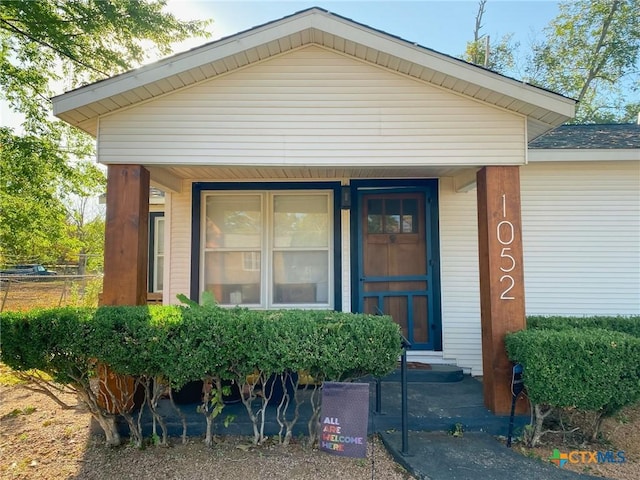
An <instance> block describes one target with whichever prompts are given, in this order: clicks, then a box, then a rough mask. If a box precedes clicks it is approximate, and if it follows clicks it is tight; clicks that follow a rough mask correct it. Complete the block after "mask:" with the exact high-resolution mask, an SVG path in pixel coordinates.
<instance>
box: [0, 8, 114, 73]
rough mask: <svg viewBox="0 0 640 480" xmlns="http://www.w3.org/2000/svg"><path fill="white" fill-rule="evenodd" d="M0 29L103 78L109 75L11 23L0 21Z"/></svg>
mask: <svg viewBox="0 0 640 480" xmlns="http://www.w3.org/2000/svg"><path fill="white" fill-rule="evenodd" d="M1 24H4V25H6V26H4V27H3V26H2V25H1ZM0 28H4V29H5V30H10V31H12V32H14V33H17V34H18V35H22V36H24V37H26V38H28V39H29V40H31V41H32V42H36V43H37V44H39V45H42V46H44V47H47V48H50V49H51V50H53V51H54V52H56V53H57V54H59V55H62V56H63V57H66V58H68V59H69V60H71V61H72V62H74V63H77V64H78V65H82V66H83V67H85V68H88V69H89V70H92V71H94V72H96V73H99V74H101V75H104V76H105V77H108V76H109V74H108V73H107V72H103V71H102V70H100V69H98V68H96V67H94V66H93V65H89V64H88V63H86V62H83V61H82V60H80V59H79V58H76V57H75V56H73V55H72V54H70V53H68V52H65V51H64V50H60V49H59V48H56V47H55V46H53V45H51V44H50V43H49V42H46V41H45V40H41V39H39V38H36V37H34V36H33V35H31V34H30V33H29V32H26V31H24V30H22V29H20V28H18V27H16V26H15V25H13V24H12V23H11V22H9V21H7V20H5V19H4V18H2V19H0Z"/></svg>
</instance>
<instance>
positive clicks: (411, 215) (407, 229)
mask: <svg viewBox="0 0 640 480" xmlns="http://www.w3.org/2000/svg"><path fill="white" fill-rule="evenodd" d="M418 221H419V220H418V201H417V200H416V199H415V198H407V199H405V200H402V232H403V233H416V232H418Z"/></svg>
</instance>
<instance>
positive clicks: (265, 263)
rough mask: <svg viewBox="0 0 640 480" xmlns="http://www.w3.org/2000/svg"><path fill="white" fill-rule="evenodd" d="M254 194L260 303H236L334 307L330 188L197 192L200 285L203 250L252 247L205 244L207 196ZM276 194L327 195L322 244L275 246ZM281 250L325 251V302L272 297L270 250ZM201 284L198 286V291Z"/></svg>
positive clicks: (264, 306)
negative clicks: (258, 211)
mask: <svg viewBox="0 0 640 480" xmlns="http://www.w3.org/2000/svg"><path fill="white" fill-rule="evenodd" d="M234 195H237V196H250V195H253V196H256V195H259V196H260V197H261V209H262V210H261V213H262V215H261V216H262V236H261V245H260V253H261V254H260V267H261V268H260V270H261V273H260V303H259V304H240V305H241V306H243V307H247V308H253V309H279V308H283V309H284V308H289V309H290V308H304V309H318V310H326V309H330V310H333V309H334V307H335V289H334V284H335V274H336V272H335V266H334V249H333V245H334V235H335V232H334V221H333V216H334V205H333V191H332V190H318V189H309V190H304V189H296V190H206V191H202V193H201V198H200V201H201V205H202V208H201V216H200V226H201V228H200V252H199V253H200V258H199V263H200V279H199V280H200V285H201V286H203V287H204V285H205V284H206V283H205V275H206V272H205V264H206V263H205V256H206V253H207V252H213V251H217V252H224V251H234V252H242V251H243V250H246V252H247V253H252V252H254V251H255V249H249V248H247V249H242V248H232V247H231V248H219V247H217V248H207V247H206V214H207V207H206V205H207V198H208V197H211V196H221V197H229V196H234ZM278 195H291V196H295V195H301V196H302V195H304V196H308V195H318V196H323V197H325V198H326V199H327V227H328V228H327V241H326V247H309V248H306V247H305V248H282V247H279V248H275V247H274V245H273V243H274V239H273V237H274V220H275V218H274V216H275V215H274V205H275V202H274V198H275V197H276V196H278ZM282 251H326V252H327V268H328V275H327V282H328V286H327V290H328V292H327V302H326V303H275V302H274V301H273V293H274V283H273V254H274V252H282ZM203 289H204V288H201V289H200V290H201V291H202V290H203ZM221 305H222V306H225V307H234V306H235V305H233V304H221Z"/></svg>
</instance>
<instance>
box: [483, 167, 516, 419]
mask: <svg viewBox="0 0 640 480" xmlns="http://www.w3.org/2000/svg"><path fill="white" fill-rule="evenodd" d="M477 185H478V249H479V252H478V253H479V257H480V309H481V316H482V318H481V323H482V367H483V388H484V403H485V405H486V407H487V408H489V409H490V410H491V411H492V412H494V413H497V414H508V413H509V411H510V409H511V363H510V362H509V359H508V357H507V353H506V350H505V347H504V337H505V334H506V333H509V332H515V331H518V330H522V329H523V328H525V325H526V320H525V304H524V274H523V265H522V221H521V216H520V170H519V167H517V166H505V167H493V166H492V167H484V168H482V169H481V170H480V171H479V172H478V174H477ZM523 408H524V409H526V405H524V404H523V405H520V406H519V408H518V409H519V410H520V411H522V409H523Z"/></svg>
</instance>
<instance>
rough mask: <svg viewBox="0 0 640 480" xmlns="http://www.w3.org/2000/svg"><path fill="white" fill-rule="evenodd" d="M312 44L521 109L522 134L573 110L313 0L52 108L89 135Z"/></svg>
mask: <svg viewBox="0 0 640 480" xmlns="http://www.w3.org/2000/svg"><path fill="white" fill-rule="evenodd" d="M312 44H313V45H319V46H322V47H324V48H328V49H331V50H332V51H335V52H338V53H341V54H344V55H348V56H351V57H354V58H357V59H359V60H361V61H364V62H367V63H371V64H374V65H378V66H380V67H382V68H385V69H388V70H391V71H393V72H397V73H400V74H404V75H407V76H409V77H412V78H416V79H419V80H422V81H424V82H428V83H429V84H432V85H436V86H440V87H443V88H446V89H448V90H451V91H454V92H457V93H460V94H463V95H466V96H468V97H471V98H474V99H477V100H480V101H483V102H486V103H488V104H492V105H496V106H498V107H501V108H505V109H507V110H510V111H513V112H516V113H519V114H522V115H525V116H527V118H528V137H529V140H532V139H534V138H536V137H537V136H539V135H541V134H542V133H544V132H546V131H548V130H550V129H551V128H554V127H556V126H558V125H560V124H562V123H564V122H565V121H566V120H568V119H569V118H571V117H573V114H574V107H575V101H574V100H572V99H569V98H566V97H563V96H561V95H558V94H555V93H552V92H549V91H547V90H543V89H540V88H537V87H533V86H531V85H528V84H526V83H523V82H519V81H516V80H514V79H511V78H508V77H505V76H502V75H499V74H497V73H495V72H492V71H490V70H486V69H483V68H481V67H478V66H475V65H471V64H468V63H466V62H464V61H462V60H459V59H456V58H453V57H450V56H447V55H444V54H441V53H439V52H436V51H434V50H430V49H428V48H425V47H422V46H419V45H417V44H414V43H411V42H408V41H406V40H403V39H401V38H398V37H395V36H392V35H389V34H387V33H385V32H381V31H379V30H375V29H372V28H370V27H368V26H366V25H362V24H358V23H356V22H354V21H352V20H349V19H346V18H343V17H340V16H338V15H335V14H331V13H329V12H327V11H324V10H321V9H318V8H311V9H309V10H304V11H302V12H298V13H296V14H294V15H291V16H289V17H285V18H283V19H280V20H277V21H274V22H271V23H268V24H265V25H262V26H259V27H255V28H252V29H250V30H247V31H245V32H241V33H238V34H236V35H233V36H231V37H227V38H223V39H221V40H218V41H215V42H212V43H209V44H206V45H203V46H201V47H198V48H195V49H192V50H189V51H187V52H183V53H180V54H177V55H174V56H172V57H169V58H167V59H164V60H161V61H159V62H156V63H154V64H151V65H148V66H145V67H141V68H139V69H136V70H133V71H130V72H127V73H124V74H121V75H117V76H115V77H111V78H109V79H106V80H103V81H100V82H96V83H94V84H91V85H87V86H85V87H82V88H79V89H77V90H73V91H71V92H68V93H65V94H63V95H60V96H58V97H55V98H54V99H53V107H54V114H55V115H56V116H58V117H59V118H61V119H62V120H64V121H66V122H68V123H70V124H72V125H75V126H77V127H78V128H80V129H82V130H84V131H86V132H88V133H90V134H91V135H94V136H95V135H96V134H97V128H98V127H97V125H98V118H99V117H100V116H101V115H105V114H108V113H110V112H114V111H116V110H119V109H121V108H125V107H129V106H131V105H134V104H137V103H140V102H144V101H146V100H149V99H152V98H154V97H158V96H161V95H165V94H167V93H170V92H173V91H176V90H178V89H181V88H184V87H188V86H190V85H193V84H196V83H198V82H201V81H204V80H208V79H211V78H215V77H217V76H220V75H225V74H228V73H230V72H233V71H235V70H237V69H240V68H243V67H246V66H248V65H251V64H255V63H258V62H261V61H264V60H266V59H269V58H272V57H274V56H277V55H282V54H286V53H287V52H290V51H292V50H295V49H298V48H302V47H305V46H307V45H312Z"/></svg>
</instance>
